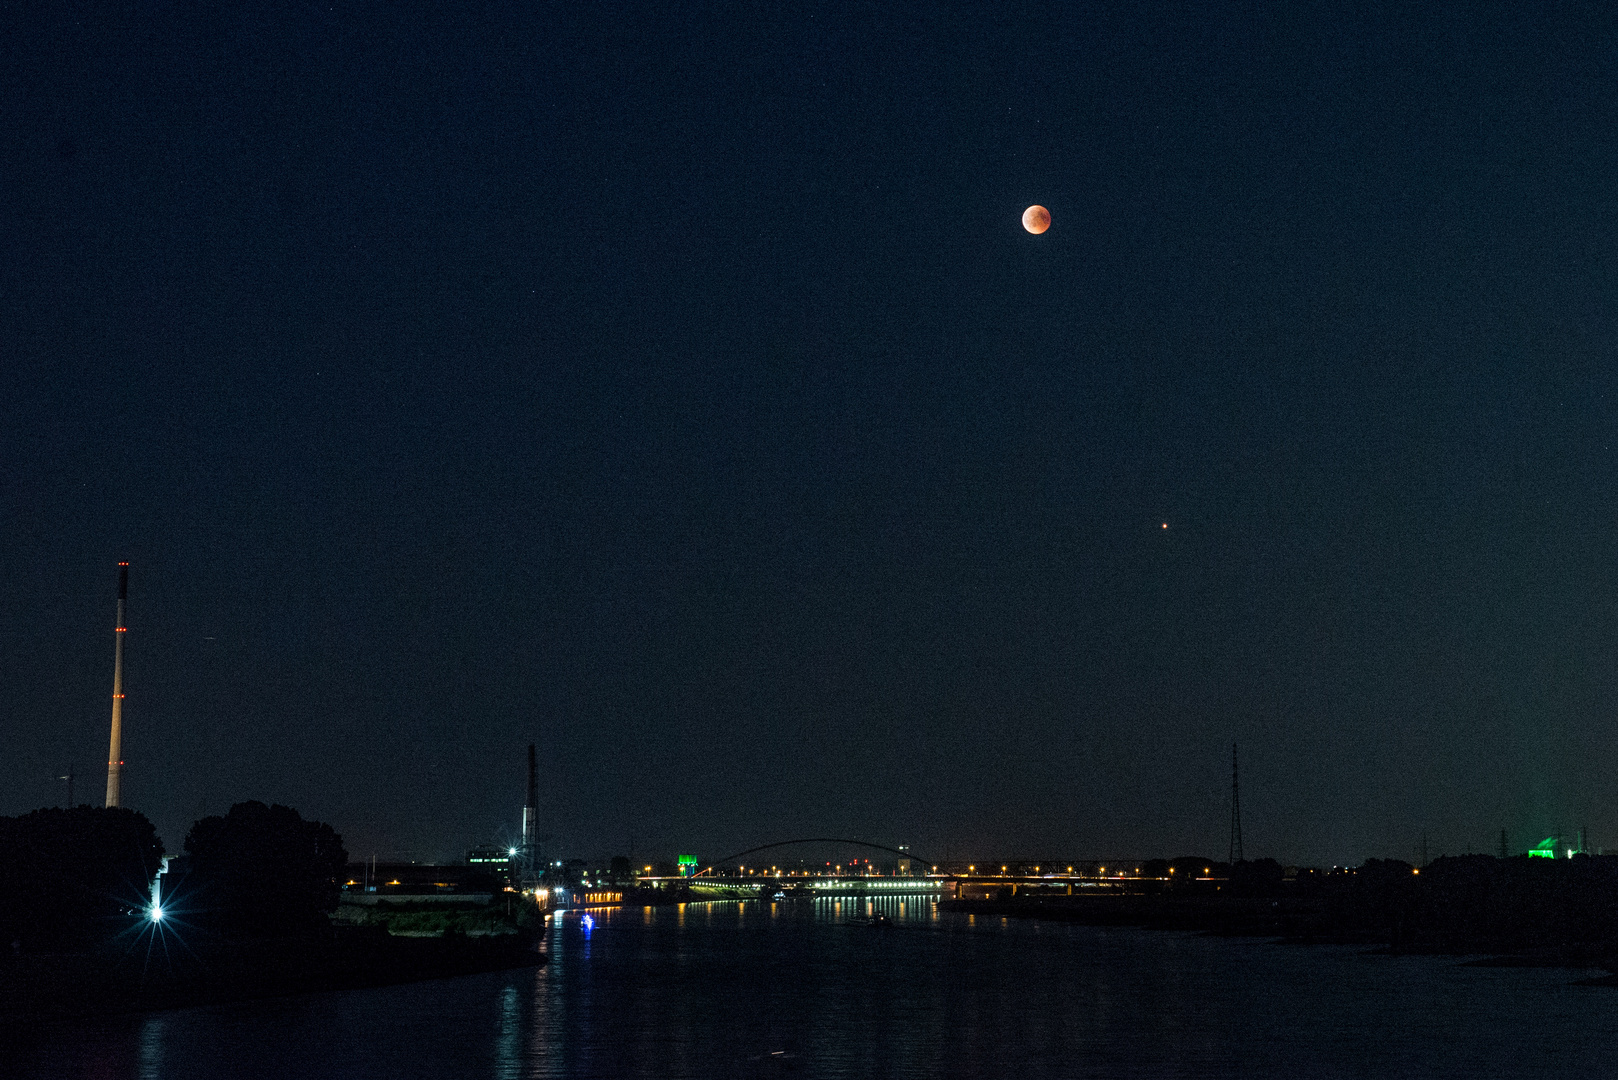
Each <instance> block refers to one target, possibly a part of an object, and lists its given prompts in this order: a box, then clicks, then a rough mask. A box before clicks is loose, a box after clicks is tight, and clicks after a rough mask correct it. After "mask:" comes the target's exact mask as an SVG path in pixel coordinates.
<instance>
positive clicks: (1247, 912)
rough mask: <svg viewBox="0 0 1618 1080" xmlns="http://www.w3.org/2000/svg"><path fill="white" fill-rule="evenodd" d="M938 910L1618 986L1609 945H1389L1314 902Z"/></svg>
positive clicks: (1084, 901) (1065, 900) (1122, 902)
mask: <svg viewBox="0 0 1618 1080" xmlns="http://www.w3.org/2000/svg"><path fill="white" fill-rule="evenodd" d="M938 907H939V910H940V911H953V912H958V913H960V914H966V915H983V916H989V917H1000V918H1013V919H1043V920H1046V921H1049V922H1069V923H1077V924H1080V925H1084V926H1118V927H1135V928H1140V929H1148V930H1173V931H1180V932H1189V933H1199V934H1206V935H1208V936H1212V937H1259V938H1269V939H1272V940H1274V941H1276V942H1277V943H1279V944H1287V945H1358V946H1363V947H1366V948H1367V949H1368V950H1369V951H1373V952H1378V953H1383V954H1386V955H1389V956H1451V957H1455V958H1457V959H1461V960H1462V962H1464V963H1465V964H1467V965H1468V966H1473V967H1536V968H1565V969H1571V970H1586V971H1587V970H1591V969H1601V970H1604V971H1607V972H1611V973H1612V974H1609V975H1607V976H1602V977H1597V978H1593V979H1585V980H1581V981H1580V985H1588V986H1618V956H1615V955H1614V953H1613V951H1612V950H1611V948H1610V947H1607V946H1605V945H1590V944H1587V943H1579V942H1559V943H1551V944H1544V945H1538V946H1534V947H1521V946H1513V945H1511V944H1510V943H1508V942H1502V941H1495V942H1488V941H1474V942H1470V943H1468V944H1466V945H1465V946H1459V947H1458V946H1452V945H1444V944H1440V943H1437V942H1429V941H1421V940H1404V941H1389V940H1387V939H1384V938H1378V937H1376V936H1372V935H1367V934H1362V933H1351V932H1344V931H1343V930H1342V929H1341V928H1339V927H1337V926H1335V925H1334V920H1333V919H1332V918H1331V912H1330V909H1329V905H1328V904H1327V903H1325V902H1324V901H1322V900H1320V899H1313V898H1311V899H1291V898H1288V899H1268V898H1238V897H1229V898H1225V897H1211V896H1200V897H1185V898H1178V897H1172V896H1169V895H1165V894H1161V893H1160V894H1156V895H1152V894H1143V895H1114V896H1095V897H1076V896H1075V897H1040V898H1035V897H1030V898H1026V899H1025V898H1015V899H1009V900H941V901H939V904H938ZM1463 958H1464V959H1463Z"/></svg>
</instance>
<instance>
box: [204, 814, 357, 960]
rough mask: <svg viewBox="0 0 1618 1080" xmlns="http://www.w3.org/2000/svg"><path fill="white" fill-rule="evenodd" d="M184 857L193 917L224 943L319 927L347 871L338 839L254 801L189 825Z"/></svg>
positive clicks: (323, 826)
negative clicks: (226, 939) (226, 938)
mask: <svg viewBox="0 0 1618 1080" xmlns="http://www.w3.org/2000/svg"><path fill="white" fill-rule="evenodd" d="M185 850H186V852H187V853H188V855H189V856H190V859H189V862H190V867H189V875H188V877H187V880H186V886H187V889H188V892H189V893H190V895H191V897H192V901H191V905H192V907H193V908H194V909H195V911H196V914H195V915H194V916H193V917H194V918H196V919H197V920H198V921H201V922H204V923H211V924H212V925H213V926H215V927H216V928H217V929H219V930H220V931H222V932H223V933H225V934H227V935H229V936H232V937H259V936H269V935H276V934H288V933H296V932H299V931H303V930H309V929H314V928H318V927H323V926H325V925H327V920H326V915H327V914H328V913H330V912H332V911H335V910H337V901H338V898H339V895H340V892H341V889H342V882H343V880H344V877H343V875H344V873H345V871H346V870H347V867H348V852H346V851H344V850H343V838H342V837H341V836H339V835H338V834H337V833H336V832H335V831H334V830H333V829H332V827H331V826H330V825H327V824H325V823H324V822H319V821H305V820H304V819H303V817H302V816H301V815H300V814H299V813H298V812H297V811H296V810H294V809H292V808H291V807H290V806H280V805H276V806H265V805H264V804H263V803H261V802H244V803H237V804H236V805H235V806H232V807H231V808H230V812H229V813H227V814H226V815H225V816H224V817H206V818H203V819H202V820H201V821H199V822H197V823H196V824H195V825H193V826H191V832H190V833H189V834H188V835H187V836H186V838H185Z"/></svg>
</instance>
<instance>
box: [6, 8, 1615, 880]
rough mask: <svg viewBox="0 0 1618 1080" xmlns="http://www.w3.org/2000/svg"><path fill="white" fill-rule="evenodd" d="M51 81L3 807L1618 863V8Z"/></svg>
mask: <svg viewBox="0 0 1618 1080" xmlns="http://www.w3.org/2000/svg"><path fill="white" fill-rule="evenodd" d="M11 18H12V33H11V35H10V37H9V40H10V41H11V50H10V55H11V58H12V61H13V62H12V63H11V64H9V65H7V70H6V71H5V72H4V74H3V75H0V78H3V79H4V80H5V81H6V86H5V90H6V99H7V101H8V108H7V110H6V117H5V120H4V125H5V127H4V138H3V139H0V148H3V149H0V152H3V154H4V160H3V162H0V205H4V206H5V207H6V210H5V215H4V219H3V220H4V228H3V230H0V244H3V245H4V249H3V258H0V327H3V328H4V330H5V332H4V334H3V335H0V349H3V352H0V481H3V483H0V521H3V525H4V527H3V528H0V556H3V558H4V561H5V566H6V569H7V572H6V573H5V574H4V575H0V611H3V612H4V616H3V618H0V687H3V688H4V692H3V693H0V745H4V746H5V747H7V748H8V752H7V753H5V754H3V755H0V813H5V814H15V813H20V812H24V811H27V810H29V809H31V808H33V807H36V806H40V805H50V804H53V803H56V802H58V801H60V800H61V798H62V797H63V795H65V785H64V784H62V783H61V782H59V781H57V780H56V779H54V778H55V777H58V776H60V775H61V774H62V773H63V772H64V771H65V769H66V767H67V766H68V764H69V763H74V764H76V765H77V769H78V779H77V782H76V784H75V787H76V789H77V792H78V794H79V797H80V799H81V800H82V801H96V802H99V801H100V798H99V794H100V791H101V790H102V787H103V785H104V782H105V773H104V772H103V771H102V770H103V769H104V767H105V763H104V761H102V760H101V759H102V756H103V755H104V753H105V751H106V746H107V735H108V722H109V711H110V693H111V682H112V656H113V640H112V639H113V634H112V624H113V608H114V592H115V588H116V564H117V563H118V562H119V561H120V560H122V559H128V560H129V561H130V562H131V564H132V565H131V578H130V597H129V634H128V641H127V655H126V660H125V681H126V684H127V687H126V689H127V694H128V697H127V708H126V712H125V716H124V759H125V761H126V762H127V765H126V768H125V771H124V774H123V778H122V784H123V792H124V795H123V802H124V805H126V806H130V807H133V808H136V809H139V810H141V811H143V812H144V813H146V814H148V815H149V816H150V817H151V818H152V820H153V821H154V822H155V823H156V824H157V827H158V830H159V832H160V834H161V835H162V836H163V839H164V841H165V843H166V844H167V845H168V847H169V848H170V850H177V849H178V848H179V847H180V844H181V842H182V841H183V839H184V833H185V829H186V827H187V826H188V825H189V823H190V822H191V821H192V820H193V819H194V818H195V817H196V816H197V815H198V813H199V812H200V811H201V810H202V809H204V808H206V809H207V810H209V811H210V812H213V813H218V812H221V811H223V810H224V809H225V808H227V807H228V806H229V805H230V804H231V803H233V802H237V801H240V800H243V799H248V798H257V799H262V800H265V801H269V802H282V803H286V804H289V805H291V806H294V807H296V808H298V809H299V810H300V811H301V812H302V813H303V814H304V815H305V816H307V817H312V818H316V819H319V820H322V821H327V822H330V823H331V824H332V825H333V826H335V827H336V828H337V829H338V831H340V832H341V833H342V834H343V836H344V839H345V842H346V843H347V846H348V850H349V851H350V853H351V854H353V855H355V856H356V857H359V856H365V855H369V854H371V853H373V852H375V853H377V854H379V855H381V856H383V857H388V856H405V857H408V856H414V857H417V858H422V859H436V858H445V857H454V856H458V855H460V854H461V853H463V852H464V850H465V849H466V848H467V847H470V846H472V845H474V844H476V843H480V842H485V841H500V840H503V839H505V838H508V837H510V836H512V835H514V834H515V832H516V830H517V829H518V827H519V825H520V816H521V808H522V801H523V790H524V779H525V752H526V747H527V744H528V743H530V742H534V743H537V744H538V746H539V747H540V759H541V766H542V770H543V776H542V784H541V792H540V802H541V806H540V819H541V831H542V832H543V833H547V834H550V835H552V836H554V837H555V841H554V844H555V846H556V848H557V850H558V851H559V852H560V853H562V854H566V855H578V856H581V857H587V858H597V857H607V856H610V855H613V854H620V853H625V852H626V851H627V848H628V843H629V838H630V837H631V836H633V837H635V838H636V841H635V843H636V847H637V850H640V851H648V850H661V851H663V852H665V853H673V852H675V851H676V850H695V851H698V852H700V853H702V854H704V855H713V854H721V855H722V854H724V853H726V852H729V851H733V850H739V849H742V848H744V847H747V846H748V845H749V844H752V843H766V842H769V841H772V840H776V839H782V838H786V837H790V836H794V835H814V834H830V835H849V836H855V837H864V838H869V839H871V840H874V841H877V842H880V843H893V844H897V843H909V844H913V845H915V846H916V847H917V848H918V849H921V850H924V851H929V852H937V853H940V855H939V857H942V856H943V854H944V853H953V854H969V855H973V856H976V855H978V854H983V855H988V856H994V857H1017V856H1030V857H1048V856H1056V857H1061V858H1082V857H1086V856H1097V857H1114V856H1118V857H1129V858H1133V857H1149V856H1158V855H1162V856H1174V855H1178V854H1185V853H1198V854H1205V855H1209V856H1215V857H1217V856H1220V855H1222V854H1223V853H1224V852H1225V850H1226V846H1227V837H1228V826H1229V802H1228V799H1229V781H1230V774H1229V764H1230V762H1229V755H1230V745H1231V743H1232V742H1239V743H1240V744H1241V747H1242V811H1243V831H1244V841H1245V849H1246V853H1247V854H1248V856H1249V857H1250V858H1254V857H1263V856H1274V857H1276V858H1278V859H1281V860H1283V861H1285V862H1302V863H1321V864H1329V863H1333V862H1350V861H1358V860H1361V859H1363V858H1366V857H1369V856H1390V857H1400V858H1409V857H1411V855H1412V854H1413V853H1415V852H1416V851H1417V850H1419V845H1420V843H1421V840H1422V836H1423V834H1424V833H1425V834H1426V836H1427V843H1428V847H1429V850H1430V852H1431V853H1432V854H1434V855H1437V854H1439V853H1441V852H1451V853H1454V852H1459V851H1465V850H1472V851H1483V852H1493V851H1495V850H1496V849H1497V847H1498V838H1499V831H1500V829H1501V828H1506V829H1507V830H1508V831H1509V834H1510V838H1511V841H1512V844H1513V846H1514V847H1516V848H1517V849H1519V850H1522V849H1526V848H1527V847H1528V846H1529V845H1531V844H1533V843H1536V842H1537V841H1539V840H1540V839H1541V838H1542V837H1543V836H1545V835H1547V834H1549V833H1551V832H1553V831H1558V830H1561V831H1565V832H1568V833H1572V832H1574V831H1575V830H1577V829H1578V828H1580V827H1581V826H1587V827H1588V828H1589V833H1590V842H1591V844H1592V846H1597V847H1618V780H1615V779H1614V777H1615V776H1618V768H1615V767H1614V765H1615V763H1618V725H1615V724H1614V720H1613V718H1614V716H1618V666H1615V664H1618V606H1615V602H1614V601H1615V596H1614V591H1615V590H1614V576H1615V570H1614V567H1618V533H1615V531H1614V528H1613V525H1614V520H1615V517H1618V452H1615V450H1614V439H1613V435H1614V430H1615V424H1618V364H1615V363H1614V361H1615V359H1618V357H1615V327H1618V323H1615V318H1614V316H1615V309H1614V305H1615V297H1618V288H1615V287H1618V280H1615V273H1618V261H1615V260H1614V258H1613V254H1612V253H1613V252H1614V251H1615V250H1618V217H1615V214H1614V206H1615V203H1614V200H1613V196H1612V177H1613V176H1614V175H1618V160H1615V159H1618V99H1615V98H1614V95H1613V94H1612V86H1613V85H1614V80H1615V77H1618V52H1614V50H1613V49H1612V42H1613V40H1614V37H1615V34H1614V30H1615V29H1618V27H1615V25H1614V16H1613V15H1612V13H1611V12H1610V11H1608V10H1606V9H1605V8H1600V7H1596V6H1594V5H1591V6H1587V7H1577V6H1574V7H1558V8H1556V9H1555V10H1554V11H1539V10H1517V9H1514V8H1509V7H1506V6H1475V7H1467V8H1451V9H1446V10H1434V11H1416V12H1412V11H1406V10H1403V9H1396V8H1394V7H1393V6H1391V5H1388V6H1377V5H1373V6H1372V7H1370V8H1362V9H1359V10H1357V11H1355V12H1351V13H1350V12H1342V11H1338V10H1335V9H1333V8H1331V7H1329V6H1315V7H1309V6H1304V7H1296V6H1294V7H1289V8H1286V9H1276V10H1273V11H1270V10H1262V9H1235V8H1232V9H1228V10H1227V9H1212V8H1209V7H1207V6H1206V5H1180V6H1175V5H1161V4H1153V5H1148V4H1096V5H1087V6H1080V7H1063V8H1050V9H1046V8H1037V7H1008V8H996V9H995V10H993V11H986V10H981V11H974V12H970V13H963V12H951V11H941V10H937V9H935V8H932V7H927V6H915V7H905V6H898V7H895V6H890V5H885V6H883V7H882V8H881V9H879V10H864V9H861V10H854V9H851V8H843V7H839V6H827V7H809V8H794V9H792V10H790V11H785V10H783V11H780V12H771V13H762V14H761V13H757V12H753V13H749V14H747V15H746V16H737V15H736V14H734V13H730V12H726V11H723V10H721V9H718V8H707V7H698V8H693V9H689V10H684V11H681V12H679V13H670V12H668V11H666V10H662V9H656V8H650V7H638V6H633V5H630V6H624V7H622V8H619V9H615V12H614V14H613V15H612V17H610V18H603V17H602V16H601V15H600V13H599V12H597V11H594V10H584V9H579V10H577V11H571V10H566V11H565V10H560V9H554V10H553V9H545V10H533V11H530V10H515V9H502V8H491V9H487V10H473V9H468V8H456V9H454V10H449V11H444V10H437V9H427V8H414V7H403V8H401V7H397V6H386V5H366V4H361V5H349V6H346V7H343V8H341V9H327V8H317V7H304V6H293V5H269V6H264V7H259V8H253V9H251V10H245V9H244V10H225V9H219V10H208V11H201V12H195V13H177V12H161V13H158V12H150V11H139V12H137V11H131V10H125V9H123V8H119V7H116V6H112V5H108V6H104V7H96V6H92V7H90V8H85V9H75V11H73V12H71V13H69V12H62V11H56V10H52V9H51V8H50V6H49V5H46V6H44V7H42V8H38V9H29V10H19V11H16V12H13V13H12V16H11ZM1036 204H1037V205H1041V206H1044V207H1048V208H1049V210H1050V215H1051V221H1052V224H1051V227H1050V229H1049V231H1047V232H1045V233H1043V234H1040V235H1034V234H1030V233H1029V232H1028V231H1026V230H1025V228H1024V227H1023V225H1022V214H1023V211H1024V210H1025V209H1026V208H1027V207H1029V206H1031V205H1036ZM1165 525H1167V527H1166V528H1165V527H1164V526H1165Z"/></svg>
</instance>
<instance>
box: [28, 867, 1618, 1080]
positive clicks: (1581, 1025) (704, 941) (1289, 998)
mask: <svg viewBox="0 0 1618 1080" xmlns="http://www.w3.org/2000/svg"><path fill="white" fill-rule="evenodd" d="M590 914H591V916H592V918H593V920H594V923H595V925H594V926H593V927H590V928H587V927H586V925H585V924H584V921H583V919H582V917H581V915H580V913H576V912H575V913H569V914H567V915H564V916H562V917H560V918H557V919H554V920H553V922H552V925H551V926H550V927H549V929H548V930H547V933H546V938H545V943H546V946H547V948H548V949H549V952H550V956H551V963H550V965H549V966H548V967H544V968H538V969H526V970H520V971H512V972H501V973H496V974H491V975H483V976H473V977H469V978H464V979H446V980H440V981H437V982H432V983H419V984H414V985H411V986H400V987H391V988H386V989H381V990H371V991H360V992H354V993H347V994H324V995H309V996H306V997H302V998H294V999H284V1000H281V1001H276V1002H249V1003H242V1004H240V1005H232V1006H224V1007H220V1008H217V1009H190V1010H182V1011H178V1012H174V1013H165V1014H159V1015H155V1016H149V1017H143V1018H124V1019H120V1020H116V1021H106V1022H99V1023H96V1024H88V1025H86V1024H74V1025H61V1026H60V1027H59V1028H51V1029H48V1030H46V1031H45V1032H43V1033H42V1038H41V1042H40V1046H39V1048H36V1053H35V1056H34V1057H33V1058H32V1059H30V1061H29V1062H28V1063H27V1067H26V1068H23V1069H21V1070H20V1071H18V1073H17V1074H18V1075H24V1076H50V1077H75V1076H89V1075H94V1076H97V1077H109V1078H122V1077H142V1078H145V1077H186V1078H187V1080H215V1078H219V1080H222V1078H225V1077H229V1078H231V1080H256V1078H260V1077H263V1078H269V1077H274V1078H276V1080H281V1078H283V1077H288V1076H297V1077H322V1076H344V1077H348V1076H361V1077H364V1076H378V1077H384V1076H385V1077H388V1078H389V1080H408V1078H411V1077H444V1076H456V1077H465V1078H476V1077H485V1076H488V1077H496V1078H499V1080H527V1078H535V1080H543V1078H573V1077H585V1076H611V1077H775V1076H782V1075H787V1074H788V1073H790V1074H791V1075H794V1076H804V1077H823V1078H841V1077H855V1076H872V1075H881V1076H891V1077H934V1076H978V1075H986V1076H1011V1075H1016V1076H1031V1077H1042V1076H1048V1077H1059V1076H1060V1077H1066V1076H1075V1075H1095V1076H1167V1075H1172V1076H1180V1077H1218V1078H1225V1077H1236V1076H1243V1077H1261V1078H1262V1077H1271V1076H1275V1077H1281V1076H1286V1077H1293V1076H1316V1075H1343V1074H1344V1073H1345V1070H1346V1071H1347V1073H1348V1074H1350V1075H1364V1076H1382V1075H1430V1076H1475V1075H1484V1074H1486V1075H1490V1076H1557V1075H1608V1074H1610V1072H1611V1070H1610V1067H1609V1065H1608V1063H1607V1062H1608V1058H1607V1054H1608V1048H1609V1047H1610V1046H1611V1045H1613V1044H1614V1043H1618V1009H1614V1008H1610V1007H1609V1006H1610V1005H1611V1004H1612V1002H1611V1001H1609V1000H1608V998H1609V996H1610V992H1609V991H1603V990H1599V989H1589V988H1582V987H1575V986H1572V985H1571V983H1572V980H1573V977H1574V976H1572V975H1570V974H1569V973H1567V972H1559V971H1543V970H1501V969H1477V968H1462V967H1458V966H1456V965H1455V964H1454V963H1453V962H1451V961H1448V960H1444V959H1441V958H1393V957H1374V956H1366V955H1363V954H1361V953H1360V952H1359V951H1358V950H1353V949H1333V948H1312V949H1283V948H1276V947H1274V946H1271V945H1268V944H1266V943H1262V942H1255V941H1229V940H1223V939H1209V938H1199V937H1182V936H1177V935H1172V934H1162V933H1151V932H1144V931H1132V930H1131V931H1120V930H1102V929H1094V928H1086V927H1073V926H1065V925H1052V924H1039V923H1026V922H1018V921H1015V920H1012V921H1011V922H1009V923H1003V922H1002V920H1000V919H998V918H994V919H976V920H973V919H969V918H967V917H963V916H957V915H951V914H949V913H941V912H940V911H939V910H938V908H937V905H936V903H935V902H934V900H933V898H931V897H929V896H925V895H907V896H890V895H881V896H871V897H860V896H844V897H835V898H833V897H819V898H816V899H813V900H805V901H777V902H773V903H772V902H758V901H751V902H743V903H737V902H713V903H692V904H687V905H684V906H681V907H678V908H656V909H652V908H628V909H622V910H597V911H593V912H591V913H590ZM874 914H884V915H886V916H888V918H889V919H890V920H891V921H892V923H893V925H892V927H891V928H889V929H876V928H873V927H872V926H871V924H870V917H871V916H872V915H874ZM1523 1015H1532V1016H1533V1017H1534V1018H1535V1019H1534V1023H1533V1024H1532V1025H1524V1024H1522V1023H1520V1022H1519V1021H1520V1017H1522V1016H1523ZM3 1066H4V1062H0V1073H3V1072H5V1068H4V1067H3Z"/></svg>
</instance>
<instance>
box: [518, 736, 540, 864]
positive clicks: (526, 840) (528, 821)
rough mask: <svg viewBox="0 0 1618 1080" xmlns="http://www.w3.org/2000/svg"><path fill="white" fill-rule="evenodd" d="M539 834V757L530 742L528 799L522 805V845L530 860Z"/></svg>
mask: <svg viewBox="0 0 1618 1080" xmlns="http://www.w3.org/2000/svg"><path fill="white" fill-rule="evenodd" d="M538 836H539V759H538V758H537V757H535V756H534V744H533V743H529V744H528V801H527V802H525V803H523V807H522V846H523V851H524V852H526V853H527V856H528V858H529V860H530V861H532V859H533V856H534V845H535V843H536V842H537V840H538Z"/></svg>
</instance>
